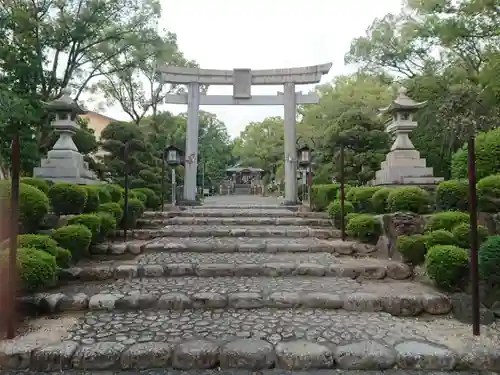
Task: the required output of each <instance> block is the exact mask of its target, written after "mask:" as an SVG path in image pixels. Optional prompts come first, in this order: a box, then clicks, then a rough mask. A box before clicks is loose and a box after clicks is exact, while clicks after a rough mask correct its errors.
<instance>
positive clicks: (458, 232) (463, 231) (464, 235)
mask: <svg viewBox="0 0 500 375" xmlns="http://www.w3.org/2000/svg"><path fill="white" fill-rule="evenodd" d="M452 233H453V237H455V241H456V242H457V245H458V246H460V247H462V248H464V249H470V243H471V242H470V241H471V230H470V224H469V223H462V224H458V225H456V226H455V228H453V232H452ZM477 237H478V243H479V245H481V244H482V243H483V242H484V241H485V240H486V238H487V237H488V228H486V227H485V226H483V225H478V226H477Z"/></svg>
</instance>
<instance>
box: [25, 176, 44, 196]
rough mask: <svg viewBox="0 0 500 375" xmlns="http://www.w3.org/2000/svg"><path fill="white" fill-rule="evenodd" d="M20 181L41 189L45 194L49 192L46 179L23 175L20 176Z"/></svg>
mask: <svg viewBox="0 0 500 375" xmlns="http://www.w3.org/2000/svg"><path fill="white" fill-rule="evenodd" d="M20 182H22V183H23V184H26V185H31V186H34V187H36V188H37V189H40V190H41V191H43V192H44V194H47V193H48V192H49V184H48V182H47V181H45V180H44V179H42V178H36V177H23V178H21V181H20Z"/></svg>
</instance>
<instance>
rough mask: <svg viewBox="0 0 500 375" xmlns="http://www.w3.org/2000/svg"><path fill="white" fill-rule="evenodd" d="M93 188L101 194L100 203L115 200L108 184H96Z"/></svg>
mask: <svg viewBox="0 0 500 375" xmlns="http://www.w3.org/2000/svg"><path fill="white" fill-rule="evenodd" d="M93 188H94V189H95V190H96V191H97V194H98V195H99V204H104V203H109V202H112V201H113V199H112V198H111V193H110V192H109V190H108V189H107V188H106V185H97V186H95V185H94V186H93Z"/></svg>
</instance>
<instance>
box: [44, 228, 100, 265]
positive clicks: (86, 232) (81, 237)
mask: <svg viewBox="0 0 500 375" xmlns="http://www.w3.org/2000/svg"><path fill="white" fill-rule="evenodd" d="M51 236H52V238H53V239H54V240H56V241H57V243H58V244H59V246H61V247H62V248H65V249H68V250H69V251H70V252H71V255H72V257H73V259H74V260H78V259H81V258H82V257H84V256H86V255H87V254H88V251H89V247H90V242H91V241H92V232H91V231H90V229H89V228H87V227H86V226H85V225H66V226H64V227H61V228H58V229H55V230H53V231H52V233H51Z"/></svg>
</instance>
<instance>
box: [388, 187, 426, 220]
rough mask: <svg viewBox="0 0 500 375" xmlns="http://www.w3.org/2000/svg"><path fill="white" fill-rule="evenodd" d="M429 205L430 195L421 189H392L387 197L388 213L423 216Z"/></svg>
mask: <svg viewBox="0 0 500 375" xmlns="http://www.w3.org/2000/svg"><path fill="white" fill-rule="evenodd" d="M430 204H431V196H430V194H429V193H428V192H427V191H425V190H424V189H422V188H419V187H416V186H408V187H402V188H397V189H393V190H392V191H391V192H390V193H389V196H388V197H387V208H388V211H389V212H414V213H416V214H425V213H427V212H429V210H430Z"/></svg>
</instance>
